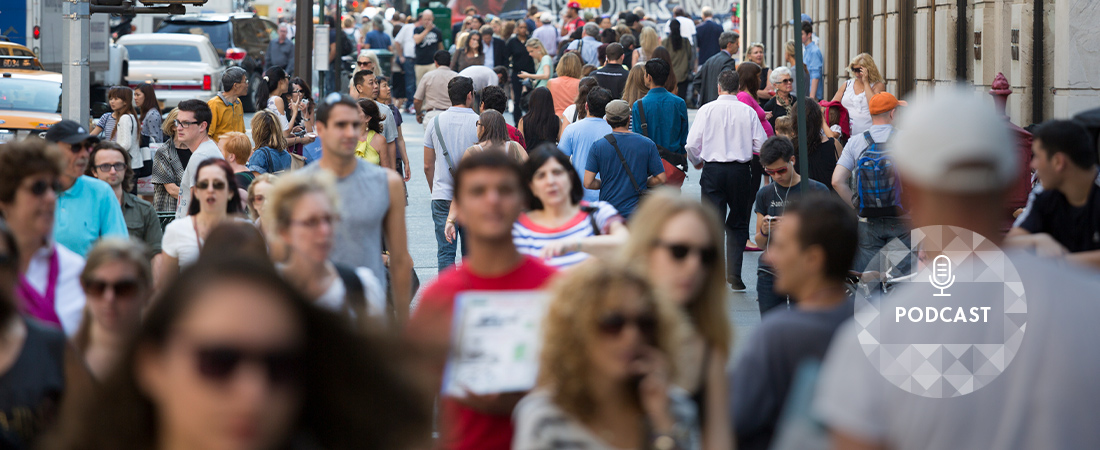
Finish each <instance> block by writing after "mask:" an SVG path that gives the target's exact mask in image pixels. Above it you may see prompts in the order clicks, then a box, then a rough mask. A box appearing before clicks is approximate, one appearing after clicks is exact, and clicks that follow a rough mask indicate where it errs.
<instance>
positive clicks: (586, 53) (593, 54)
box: [569, 35, 600, 67]
mask: <svg viewBox="0 0 1100 450" xmlns="http://www.w3.org/2000/svg"><path fill="white" fill-rule="evenodd" d="M578 46H579V47H580V49H581V59H582V60H584V63H585V64H591V65H593V66H597V67H598V66H599V65H600V61H599V50H600V41H597V40H596V38H594V37H592V36H588V35H585V36H584V37H582V38H581V40H579V41H573V42H570V43H569V50H576V49H577V47H578Z"/></svg>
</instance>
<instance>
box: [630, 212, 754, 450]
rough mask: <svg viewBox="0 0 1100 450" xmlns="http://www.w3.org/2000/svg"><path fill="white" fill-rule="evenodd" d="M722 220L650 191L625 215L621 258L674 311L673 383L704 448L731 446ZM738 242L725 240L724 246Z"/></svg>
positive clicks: (727, 327)
mask: <svg viewBox="0 0 1100 450" xmlns="http://www.w3.org/2000/svg"><path fill="white" fill-rule="evenodd" d="M722 234H723V230H722V222H721V220H719V218H718V214H717V213H715V211H714V209H713V208H712V207H710V206H709V205H704V204H702V203H700V202H699V201H697V200H691V199H688V198H686V197H680V196H679V195H678V194H674V193H671V192H667V191H659V192H655V193H653V194H651V195H650V196H649V197H648V198H647V199H646V200H645V201H643V202H642V204H641V206H640V207H639V208H638V210H637V211H636V212H635V213H634V215H633V216H631V218H630V239H629V240H628V241H627V244H626V246H625V247H624V248H623V251H622V252H621V253H620V257H621V258H622V260H621V261H622V262H623V263H624V264H628V265H630V266H631V267H633V268H634V269H635V270H638V271H640V272H641V273H643V274H645V275H646V277H647V279H648V280H649V281H650V282H651V283H653V286H654V288H655V289H656V290H657V291H658V293H660V294H661V296H660V298H661V299H663V300H665V301H668V302H669V303H670V304H671V305H673V306H675V307H677V308H679V309H680V310H681V314H680V315H678V317H681V318H682V319H684V320H683V322H685V323H684V324H683V325H684V326H685V327H686V329H687V332H685V333H682V335H681V336H682V338H681V339H680V340H678V341H677V342H676V348H675V350H674V351H673V352H672V353H670V355H673V356H674V357H675V361H676V363H675V365H676V368H677V370H678V373H677V376H676V378H675V380H674V381H675V384H676V385H677V386H679V387H681V388H683V389H685V390H686V391H688V392H690V393H691V396H692V399H693V400H694V401H695V405H696V407H697V408H698V416H699V418H700V419H699V422H700V423H701V424H702V432H703V448H704V449H708V450H711V449H729V448H732V447H733V443H732V441H731V440H732V432H731V430H730V423H731V420H732V419H731V418H730V416H729V410H728V408H727V402H728V396H727V395H728V394H727V393H728V391H729V385H728V383H727V380H726V371H725V367H726V359H727V355H729V350H730V345H731V344H730V340H731V330H730V324H729V320H728V319H727V316H726V293H727V292H728V291H727V287H726V275H725V273H723V271H724V269H723V267H725V265H724V264H722V260H723V252H722V249H721V246H722V242H723V236H722ZM738 244H740V243H735V242H732V240H731V242H728V243H727V245H738Z"/></svg>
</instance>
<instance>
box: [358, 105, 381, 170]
mask: <svg viewBox="0 0 1100 450" xmlns="http://www.w3.org/2000/svg"><path fill="white" fill-rule="evenodd" d="M356 103H357V104H358V105H359V113H360V114H359V119H360V120H361V121H362V122H363V127H362V129H360V130H359V143H358V144H356V145H355V156H356V157H358V158H359V159H362V160H364V161H366V162H369V163H371V164H374V165H376V166H381V165H382V164H381V155H382V154H384V153H385V151H386V137H385V136H383V135H382V131H383V130H382V111H379V110H378V105H377V104H376V103H374V101H373V100H371V99H368V98H361V99H359V101H357V102H356ZM379 149H381V153H380V152H379Z"/></svg>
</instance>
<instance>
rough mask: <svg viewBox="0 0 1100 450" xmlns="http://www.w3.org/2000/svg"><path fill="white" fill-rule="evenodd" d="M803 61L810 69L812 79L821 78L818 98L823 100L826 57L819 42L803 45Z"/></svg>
mask: <svg viewBox="0 0 1100 450" xmlns="http://www.w3.org/2000/svg"><path fill="white" fill-rule="evenodd" d="M802 62H803V63H805V64H806V69H807V70H809V71H810V79H811V80H820V81H818V83H817V99H818V100H821V99H822V98H824V97H825V86H824V83H823V81H824V80H822V78H824V75H823V74H822V70H823V69H824V68H825V57H824V56H822V55H821V49H820V48H818V47H817V44H815V43H813V42H810V44H809V45H806V46H803V47H802Z"/></svg>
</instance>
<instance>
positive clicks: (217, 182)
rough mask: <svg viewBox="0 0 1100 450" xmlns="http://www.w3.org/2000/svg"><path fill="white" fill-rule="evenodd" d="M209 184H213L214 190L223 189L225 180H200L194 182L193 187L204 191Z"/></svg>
mask: <svg viewBox="0 0 1100 450" xmlns="http://www.w3.org/2000/svg"><path fill="white" fill-rule="evenodd" d="M210 186H214V190H215V191H220V190H222V189H225V182H224V181H222V180H214V182H213V183H211V182H210V181H207V180H202V181H200V182H198V183H195V187H197V188H199V190H200V191H205V190H206V188H208V187H210Z"/></svg>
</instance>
